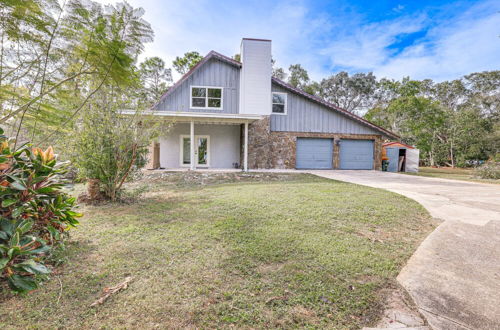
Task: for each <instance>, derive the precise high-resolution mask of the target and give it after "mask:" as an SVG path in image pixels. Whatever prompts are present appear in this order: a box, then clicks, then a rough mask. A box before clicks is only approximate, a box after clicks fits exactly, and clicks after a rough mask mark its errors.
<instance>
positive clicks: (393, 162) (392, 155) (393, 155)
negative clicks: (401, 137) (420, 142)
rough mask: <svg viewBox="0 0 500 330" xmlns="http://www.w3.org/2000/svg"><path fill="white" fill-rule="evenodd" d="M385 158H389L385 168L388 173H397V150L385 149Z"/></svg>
mask: <svg viewBox="0 0 500 330" xmlns="http://www.w3.org/2000/svg"><path fill="white" fill-rule="evenodd" d="M385 151H386V153H387V158H389V167H388V168H387V171H388V172H397V171H398V162H399V148H386V149H385Z"/></svg>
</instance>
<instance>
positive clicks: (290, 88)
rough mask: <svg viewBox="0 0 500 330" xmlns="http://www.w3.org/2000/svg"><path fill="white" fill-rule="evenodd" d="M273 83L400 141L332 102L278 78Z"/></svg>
mask: <svg viewBox="0 0 500 330" xmlns="http://www.w3.org/2000/svg"><path fill="white" fill-rule="evenodd" d="M271 81H272V82H275V83H276V84H277V85H279V86H281V87H283V88H285V89H288V90H290V91H292V92H294V93H296V94H298V95H301V96H304V97H306V98H308V99H310V100H312V101H314V102H316V103H319V104H321V105H324V106H326V107H327V108H329V109H332V110H335V111H337V112H339V113H341V114H343V115H345V116H347V117H349V118H351V119H354V120H356V121H358V122H360V123H362V124H364V125H366V126H368V127H371V128H373V129H375V130H377V131H379V132H381V133H382V134H383V135H385V136H387V137H389V138H395V139H399V138H400V136H399V135H397V134H395V133H393V132H391V131H388V130H386V129H385V128H382V127H380V126H378V125H375V124H373V123H371V122H369V121H368V120H366V119H364V118H361V117H360V116H357V115H355V114H353V113H351V112H349V111H347V110H345V109H342V108H340V107H338V106H336V105H334V104H332V103H330V102H327V101H325V100H323V99H322V98H319V97H317V96H314V95H311V94H309V93H306V92H304V91H303V90H300V89H298V88H296V87H294V86H292V85H290V84H287V83H286V82H284V81H282V80H280V79H278V78H275V77H272V78H271Z"/></svg>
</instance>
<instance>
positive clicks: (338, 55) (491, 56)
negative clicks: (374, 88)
mask: <svg viewBox="0 0 500 330" xmlns="http://www.w3.org/2000/svg"><path fill="white" fill-rule="evenodd" d="M491 4H492V3H483V4H481V5H477V6H476V7H473V8H471V9H470V10H468V11H466V12H464V13H463V14H461V15H459V16H458V17H455V18H454V19H453V20H451V21H446V22H440V23H439V24H436V25H434V26H433V27H432V28H430V29H429V31H428V32H427V33H426V35H425V37H423V38H421V40H417V41H415V43H414V44H413V45H410V46H408V47H407V48H405V49H403V51H401V52H400V53H398V54H393V53H391V50H390V49H389V48H388V47H389V46H390V45H391V44H392V43H393V42H394V40H395V39H396V38H397V37H398V36H399V35H401V34H404V33H411V32H417V31H420V30H421V29H422V28H424V27H425V26H426V24H427V23H428V22H429V21H426V20H421V21H419V20H416V21H415V20H413V19H412V18H410V17H407V18H400V19H398V20H396V21H391V22H380V23H375V24H372V25H370V26H367V27H360V28H359V29H357V30H356V31H354V32H353V33H351V34H348V35H344V36H342V37H341V38H339V39H337V40H335V41H334V42H333V44H332V45H331V46H330V47H328V48H326V49H325V50H324V52H325V53H327V54H329V55H330V56H331V61H332V66H343V67H347V68H349V70H350V71H373V72H374V73H375V75H377V77H389V78H395V79H401V78H402V77H405V76H410V77H411V78H414V79H425V78H431V79H434V80H437V81H442V80H448V79H455V78H458V77H460V76H462V75H465V74H468V73H471V72H478V71H484V70H498V69H500V38H499V37H498V34H499V33H500V28H499V27H500V14H498V13H497V11H496V10H494V6H492V5H491ZM431 24H432V22H431Z"/></svg>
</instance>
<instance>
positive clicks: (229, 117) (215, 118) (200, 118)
mask: <svg viewBox="0 0 500 330" xmlns="http://www.w3.org/2000/svg"><path fill="white" fill-rule="evenodd" d="M121 113H122V114H124V115H135V114H136V112H135V110H122V111H121ZM141 115H153V116H158V117H161V118H165V119H172V120H174V121H175V122H191V121H194V122H197V123H200V122H201V123H213V124H224V123H225V124H244V123H251V122H253V121H256V120H259V119H262V118H263V117H262V116H261V115H251V114H237V113H236V114H233V113H208V112H180V111H179V112H173V111H153V110H148V111H144V112H141Z"/></svg>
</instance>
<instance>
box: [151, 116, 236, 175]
mask: <svg viewBox="0 0 500 330" xmlns="http://www.w3.org/2000/svg"><path fill="white" fill-rule="evenodd" d="M189 132H190V130H189V124H188V123H179V124H176V125H175V126H174V127H172V128H171V129H170V131H169V132H168V134H167V135H166V136H163V137H161V138H160V166H161V167H163V168H179V167H181V166H180V152H181V146H180V135H189ZM194 134H195V135H209V136H210V168H232V167H233V163H238V164H239V163H240V126H239V125H202V124H195V125H194Z"/></svg>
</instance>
